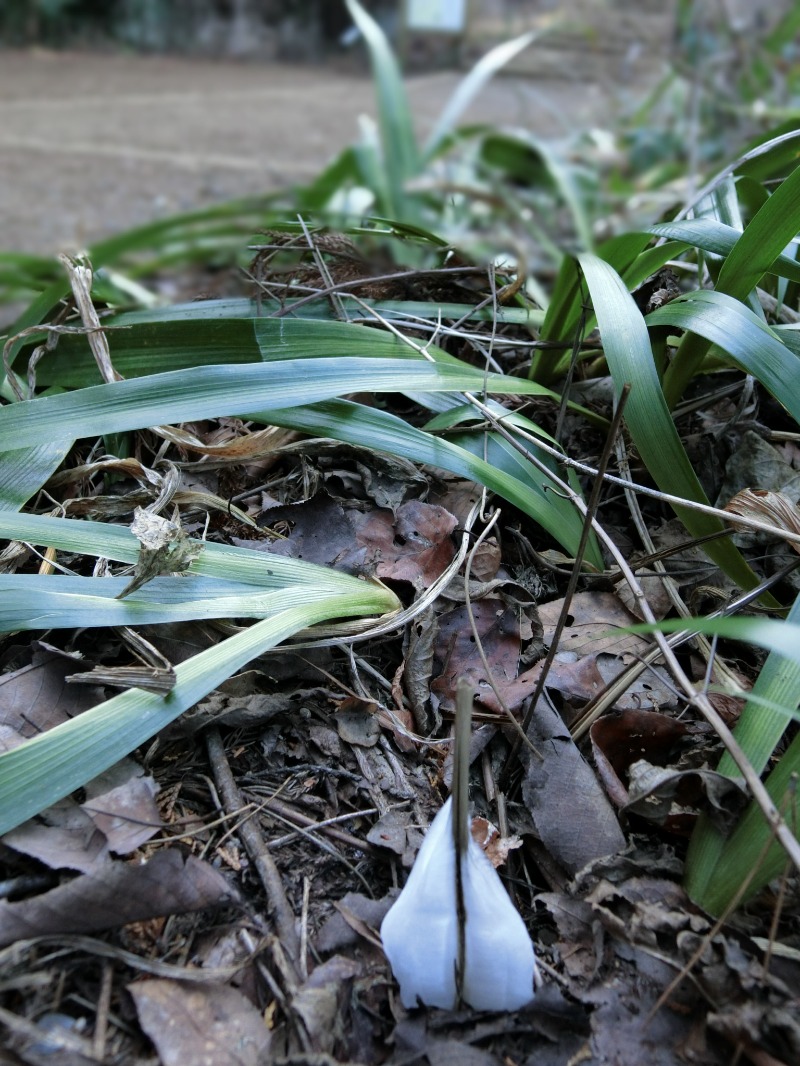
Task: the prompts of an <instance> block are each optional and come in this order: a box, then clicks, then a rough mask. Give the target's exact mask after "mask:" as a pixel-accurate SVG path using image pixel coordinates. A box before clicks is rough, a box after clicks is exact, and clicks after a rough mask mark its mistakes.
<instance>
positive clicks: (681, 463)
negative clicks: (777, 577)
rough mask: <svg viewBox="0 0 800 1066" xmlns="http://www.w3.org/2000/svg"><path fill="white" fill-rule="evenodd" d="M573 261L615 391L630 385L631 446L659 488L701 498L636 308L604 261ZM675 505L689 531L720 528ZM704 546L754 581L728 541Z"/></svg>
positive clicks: (748, 583) (745, 580)
mask: <svg viewBox="0 0 800 1066" xmlns="http://www.w3.org/2000/svg"><path fill="white" fill-rule="evenodd" d="M579 262H580V264H581V267H582V268H583V271H584V273H585V275H586V281H587V284H588V286H589V292H590V294H591V297H592V305H593V307H594V311H595V314H596V316H597V323H598V325H599V327H600V334H601V337H602V340H603V350H604V352H605V356H606V359H607V361H608V365H609V367H610V369H611V374H612V377H613V379H614V385H615V388H616V391H617V394H619V393H620V392H621V390H622V388H623V386H624V385H625V384H627V383H630V385H631V393H630V397H629V399H628V403H627V406H626V408H625V421H626V423H627V425H628V429H629V430H630V434H631V437H632V438H633V441H634V444H635V445H636V449H637V451H638V452H639V454H640V455H641V457H642V459H643V461H644V463H645V465H646V466H647V469H648V471H649V472H650V475H651V477H652V478H653V479H654V481H655V482H656V484H657V485H658V487H659V488H660V489H662V490H663V491H664V492H668V493H670V494H672V495H674V496H681V497H684V498H686V499H690V500H695V501H696V502H698V503H705V504H707V503H708V500H707V498H706V495H705V492H704V491H703V488H702V486H701V484H700V482H699V480H698V478H697V475H696V474H695V472H694V469H693V468H692V464H691V463H690V462H689V459H688V457H687V455H686V452H685V451H684V448H683V444H682V443H681V440H680V437H679V436H678V432H677V430H676V429H675V424H674V423H673V421H672V417H671V415H670V413H669V410H668V408H667V405H666V403H665V401H664V395H663V393H662V391H661V383H660V381H659V378H658V373H657V371H656V367H655V364H654V361H653V354H652V349H651V347H650V338H649V336H648V333H647V326H646V325H645V321H644V318H643V317H642V314H641V312H640V311H639V308H638V307H637V306H636V304H635V303H634V301H633V298H632V297H631V295H630V293H629V292H628V290H627V288H626V286H625V284H624V282H623V281H622V279H621V278H620V276H619V274H617V272H616V271H615V270H614V269H613V268H612V267H611V266H609V265H608V263H605V262H604V261H603V260H602V259H598V258H597V257H596V256H590V255H583V256H580V257H579ZM675 511H676V513H677V514H678V516H679V517H680V519H681V521H682V522H683V523H684V525H685V526H686V528H687V529H688V530H689V532H690V533H691V534H692V535H693V536H695V537H703V536H707V535H708V534H710V533H716V532H719V531H720V530H722V529H724V526H723V524H722V522H720V521H719V519H717V518H713V517H711V516H708V515H704V514H700V513H698V512H697V511H689V510H687V509H686V508H681V507H677V506H676V508H675ZM705 550H706V552H707V553H708V555H709V556H710V557H711V558H712V559H713V560H714V561H715V562H716V563H717V565H718V566H720V567H721V568H722V569H723V570H725V572H726V573H727V574H729V575H730V577H732V578H733V580H734V581H736V582H737V583H738V584H739V585H741V586H742V587H743V588H752V587H753V586H754V585H755V584H757V578H756V575H755V574H754V573H753V571H752V570H751V569H750V567H749V566H748V564H747V563H746V562H745V560H744V559H743V558H742V556H741V554H740V553H739V551H738V550H737V549H736V548H735V547H734V546H733V544H731V543H730V542H728V541H712V542H711V543H709V544H707V545H706V546H705Z"/></svg>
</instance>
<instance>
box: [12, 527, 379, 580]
mask: <svg viewBox="0 0 800 1066" xmlns="http://www.w3.org/2000/svg"><path fill="white" fill-rule="evenodd" d="M0 538H2V539H8V540H19V541H24V542H25V543H26V544H36V545H38V546H46V547H50V548H56V549H58V550H59V551H66V552H75V553H79V554H81V555H91V556H95V557H97V558H102V559H111V560H112V561H114V562H119V563H135V562H136V560H137V559H138V558H139V552H140V548H141V545H140V543H139V541H138V540H137V539H136V537H135V536H134V535H133V533H131V531H130V529H128V528H127V526H115V525H110V524H109V523H105V522H86V521H82V520H80V519H76V518H51V517H49V516H48V515H34V514H8V513H4V512H0ZM189 543H190V544H191V545H193V546H195V547H197V548H198V549H201V550H200V552H199V554H198V556H197V558H195V559H194V560H193V561H192V562H191V563H190V565H189V568H188V572H189V573H190V574H203V575H206V576H208V577H214V578H225V579H227V580H230V581H238V582H242V583H243V584H245V585H251V586H257V587H258V588H259V589H263V590H271V589H282V588H286V587H288V586H291V585H304V584H310V585H314V586H316V585H320V584H323V585H327V586H333V585H336V586H337V587H338V588H339V591H341V592H346V591H347V590H348V589H349V590H350V591H353V582H354V581H355V580H356V579H355V578H353V577H351V576H350V575H349V574H344V573H340V572H339V571H337V570H330V569H328V568H327V567H324V566H316V565H315V564H314V563H307V562H305V561H304V560H302V559H289V558H286V557H284V556H282V555H269V554H267V553H265V552H260V551H253V550H251V549H249V548H236V547H233V546H232V545H228V544H215V543H214V542H212V541H198V540H192V539H191V538H189ZM358 584H359V588H361V589H362V590H363V589H364V588H365V587H366V586H365V583H364V582H363V581H362V582H359V583H358Z"/></svg>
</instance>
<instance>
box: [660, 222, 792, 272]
mask: <svg viewBox="0 0 800 1066" xmlns="http://www.w3.org/2000/svg"><path fill="white" fill-rule="evenodd" d="M648 232H650V233H652V234H653V235H654V236H656V237H670V238H672V240H675V241H681V242H683V243H684V244H685V245H687V246H688V247H692V248H702V250H703V251H704V252H711V253H712V254H714V255H720V256H728V255H730V254H731V252H732V251H733V249H734V247H735V245H736V242H737V241H738V240H739V238H740V237H741V235H742V234H741V230H737V229H735V228H734V227H733V226H727V225H725V224H724V223H722V222H717V221H716V220H715V219H711V218H692V219H684V220H683V221H681V222H659V223H658V224H657V225H655V226H651V227H650V228H649V231H648ZM765 273H768V274H778V275H780V276H781V277H784V278H789V279H790V280H792V281H800V263H797V262H796V261H795V260H794V259H790V258H789V256H788V255H784V254H783V252H781V254H780V255H778V256H777V257H776V258H775V259H773V260H772V262H771V263H770V265H769V266H768V267H767V268H766V270H765Z"/></svg>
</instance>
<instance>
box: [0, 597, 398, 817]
mask: <svg viewBox="0 0 800 1066" xmlns="http://www.w3.org/2000/svg"><path fill="white" fill-rule="evenodd" d="M350 581H351V589H350V591H348V592H346V593H343V592H342V591H341V589H340V588H339V587H338V586H334V587H333V588H325V587H324V586H320V587H319V588H318V589H317V593H316V596H314V597H313V598H312V599H311V600H310V601H309V589H308V588H307V587H306V588H301V589H292V588H287V589H286V590H285V591H284V592H283V594H282V596H281V606H280V609H279V610H277V611H276V613H275V614H274V615H273V616H272V617H270V618H266V619H264V620H263V621H261V622H256V623H255V624H254V625H252V626H251V627H250V628H249V629H246V630H244V631H243V632H241V633H237V634H236V635H235V636H232V637H229V638H228V639H227V640H224V641H221V642H220V643H219V644H217V645H215V646H214V647H212V648H209V649H207V650H206V651H203V652H200V654H199V655H195V656H193V657H192V658H191V659H188V660H187V661H186V662H183V663H180V664H179V665H178V666H176V667H175V675H176V683H175V686H174V687H173V688H172V690H171V691H170V692H169V693H168V694H167V695H166V696H160V695H157V694H156V693H152V692H143V691H142V690H141V689H129V690H128V691H127V692H122V693H120V694H119V695H117V696H114V697H112V698H111V699H109V700H106V701H105V702H104V703H101V704H99V705H98V706H97V707H94V708H92V709H91V710H89V711H86V712H84V713H83V714H81V715H78V717H76V718H73V719H71V720H70V721H69V722H65V723H64V724H62V725H58V726H56V727H55V728H54V729H51V730H49V731H48V732H46V733H43V734H41V735H40V736H37V737H35V738H33V739H32V740H27V741H25V742H24V743H23V744H21V745H20V746H19V747H16V748H12V749H11V750H10V751H7V752H4V753H3V754H0V833H1V832H7V831H8V830H9V829H13V828H14V827H15V826H17V825H19V824H20V823H21V822H24V821H25V820H26V819H28V818H31V817H33V815H35V814H38V813H39V811H42V810H44V809H45V808H46V807H49V806H50V805H51V804H53V803H55V802H56V801H57V800H59V799H61V798H63V797H64V796H66V795H68V794H69V793H70V792H72V791H73V790H74V789H76V788H80V787H81V786H83V785H85V784H86V782H87V781H90V780H91V779H92V778H93V777H96V776H97V775H98V774H100V773H102V772H103V771H104V770H107V769H108V767H110V766H113V764H114V763H115V762H118V761H119V760H120V759H121V758H123V757H124V756H126V755H128V754H130V752H132V751H134V750H135V749H136V748H137V747H139V745H141V744H144V743H145V742H146V741H148V740H149V739H150V738H151V737H153V736H154V735H155V734H156V733H158V732H159V730H161V729H163V728H164V727H165V726H167V725H169V724H170V722H172V721H174V720H175V719H176V718H177V717H178V716H179V715H180V714H182V713H183V712H184V711H186V710H188V709H189V708H190V707H192V706H194V704H196V703H197V702H198V700H201V699H203V698H204V697H205V696H206V695H208V693H209V692H211V691H212V690H213V689H215V688H217V687H218V686H219V685H221V684H222V682H223V681H225V680H227V679H228V678H229V677H231V676H232V675H233V674H234V673H236V672H237V671H238V670H241V669H242V667H244V666H245V665H246V664H247V663H249V662H250V661H251V660H253V659H255V658H256V657H258V656H259V655H263V654H264V652H266V651H269V649H270V648H273V647H275V645H276V644H278V643H280V641H282V640H285V639H286V638H287V637H290V636H292V635H293V634H294V633H297V632H298V631H299V630H301V629H305V628H307V627H308V626H311V625H315V624H317V623H319V622H324V621H328V620H331V619H334V618H335V619H341V618H352V617H355V616H362V615H368V614H376V613H383V612H386V611H394V610H395V609H396V608H397V606H398V603H397V599H396V597H395V596H394V594H393V593H392V592H390V591H389V590H388V589H385V588H381V587H379V586H377V585H368V584H367V583H365V582H363V581H358V580H356V579H355V578H351V579H350Z"/></svg>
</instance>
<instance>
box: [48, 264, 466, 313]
mask: <svg viewBox="0 0 800 1066" xmlns="http://www.w3.org/2000/svg"><path fill="white" fill-rule="evenodd" d="M483 272H484V271H483V268H482V267H439V268H438V269H435V270H400V271H396V272H395V273H394V274H379V275H377V276H376V277H365V278H357V279H356V280H355V281H337V282H336V283H335V284H331V285H328V286H327V287H326V288H324V289H314V288H312V287H311V286H310V285H297V284H292V283H289V282H287V283H285V284H282V285H281V286H280V287H282V288H285V289H296V290H297V291H298V292H308V296H301V297H300V299H299V300H295V301H294V303H292V304H290V305H287V306H285V307H282V308H281V309H280V310H278V311H275V312H274V313H273V314H271V315H268V316H267V317H268V318H284V317H285V316H286V315H289V314H294V312H295V311H296V310H297V309H298V308H299V307H302V306H303V304H307V303H311V302H313V301H314V300H320V299H322V297H323V296H330V295H331V294H332V293H340V292H344V293H346V292H349V291H350V290H351V289H360V288H363V287H364V286H365V285H374V284H376V283H378V282H384V281H401V280H403V279H404V278H433V277H439V276H441V275H454V276H456V277H458V276H461V277H470V276H472V277H474V276H475V275H479V274H483ZM254 280H255V279H254ZM273 284H274V283H273ZM356 302H360V301H358V300H357V301H356ZM369 311H370V312H371V311H372V308H369ZM39 328H41V327H39Z"/></svg>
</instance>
